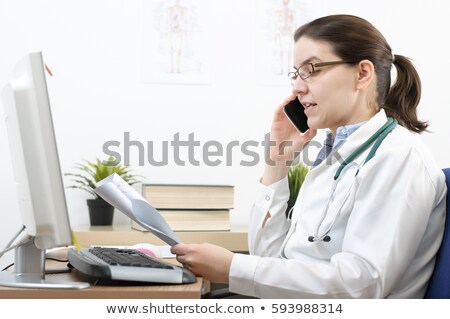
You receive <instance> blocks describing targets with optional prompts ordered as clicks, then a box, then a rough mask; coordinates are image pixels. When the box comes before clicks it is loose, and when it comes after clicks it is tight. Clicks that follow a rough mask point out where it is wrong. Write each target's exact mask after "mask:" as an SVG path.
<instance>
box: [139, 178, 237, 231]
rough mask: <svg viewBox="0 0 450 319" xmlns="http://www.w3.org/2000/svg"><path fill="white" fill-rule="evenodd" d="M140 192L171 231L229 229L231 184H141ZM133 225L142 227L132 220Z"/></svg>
mask: <svg viewBox="0 0 450 319" xmlns="http://www.w3.org/2000/svg"><path fill="white" fill-rule="evenodd" d="M142 196H143V197H144V198H145V199H146V200H147V201H148V202H149V203H150V204H151V205H152V206H153V207H155V208H156V209H157V210H158V211H159V212H160V213H161V215H162V216H163V217H164V219H165V220H166V221H167V223H168V224H169V225H170V227H171V228H172V229H173V230H174V231H224V230H225V231H226V230H230V210H231V209H233V208H234V187H233V186H230V185H181V184H143V185H142ZM132 227H133V228H134V229H138V230H145V229H144V228H143V227H141V226H140V225H138V224H137V223H135V222H132Z"/></svg>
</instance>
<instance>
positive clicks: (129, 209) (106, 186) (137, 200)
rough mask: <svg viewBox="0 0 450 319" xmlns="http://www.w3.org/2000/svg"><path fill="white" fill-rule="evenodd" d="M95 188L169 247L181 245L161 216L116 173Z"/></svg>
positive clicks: (97, 192)
mask: <svg viewBox="0 0 450 319" xmlns="http://www.w3.org/2000/svg"><path fill="white" fill-rule="evenodd" d="M95 186H96V188H95V189H94V192H95V193H96V194H98V195H99V196H100V197H101V198H103V199H104V200H105V201H107V202H108V203H110V204H111V205H113V206H114V207H115V208H117V209H118V210H120V211H121V212H122V213H124V214H125V215H127V216H128V217H130V218H131V219H132V220H134V221H135V222H136V223H138V224H139V225H141V226H142V227H144V228H145V229H148V230H149V231H151V232H152V233H153V234H154V235H155V236H157V237H159V238H160V239H162V240H163V241H164V242H165V243H167V244H168V245H170V246H173V245H176V244H179V243H181V241H180V240H179V239H178V238H177V236H176V235H175V233H174V232H173V230H172V229H171V228H170V226H169V225H168V224H167V222H166V221H165V219H164V218H163V217H162V216H161V214H160V213H159V212H158V211H157V210H156V209H155V208H154V207H153V206H152V205H150V203H149V202H147V200H146V199H145V198H144V197H142V196H141V194H139V193H138V192H137V191H136V190H135V189H134V188H133V187H131V186H130V185H129V184H128V183H127V182H125V181H124V180H123V179H122V177H120V176H119V175H117V174H116V173H113V174H111V175H109V176H108V177H106V178H104V179H102V180H101V181H99V182H97V183H96V185H95Z"/></svg>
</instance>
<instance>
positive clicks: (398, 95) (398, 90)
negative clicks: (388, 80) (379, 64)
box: [383, 55, 428, 133]
mask: <svg viewBox="0 0 450 319" xmlns="http://www.w3.org/2000/svg"><path fill="white" fill-rule="evenodd" d="M393 64H394V65H395V67H396V68H397V80H396V82H395V84H394V85H393V86H392V87H391V88H390V89H389V92H388V94H387V96H386V98H385V101H384V105H383V108H384V109H385V111H386V114H387V115H388V116H391V117H393V118H395V119H397V121H398V122H399V123H400V125H402V126H404V127H406V128H407V129H408V130H410V131H412V132H415V133H421V132H423V131H426V129H427V127H428V123H427V122H422V121H419V120H418V119H417V113H416V109H417V105H418V104H419V101H420V92H421V83H420V78H419V74H418V73H417V71H416V69H415V67H414V65H413V64H412V63H411V61H410V60H409V59H408V58H407V57H404V56H402V55H395V58H394V61H393Z"/></svg>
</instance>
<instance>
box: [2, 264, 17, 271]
mask: <svg viewBox="0 0 450 319" xmlns="http://www.w3.org/2000/svg"><path fill="white" fill-rule="evenodd" d="M12 266H14V263H11V264H9V265H8V266H6V267H5V268H3V269H2V271H6V270H8V269H9V268H11V267H12Z"/></svg>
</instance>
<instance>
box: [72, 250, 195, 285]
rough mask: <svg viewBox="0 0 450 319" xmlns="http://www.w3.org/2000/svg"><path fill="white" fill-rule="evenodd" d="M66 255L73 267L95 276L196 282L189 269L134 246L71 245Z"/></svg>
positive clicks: (176, 282) (130, 279)
mask: <svg viewBox="0 0 450 319" xmlns="http://www.w3.org/2000/svg"><path fill="white" fill-rule="evenodd" d="M67 258H68V260H69V263H70V264H71V265H72V266H73V267H74V268H75V269H77V270H78V271H80V272H82V273H84V274H86V275H89V276H93V277H97V278H105V279H112V280H126V281H139V282H151V283H170V284H188V283H194V282H196V281H197V279H196V277H195V275H194V274H193V273H192V272H190V271H189V270H187V269H185V268H183V267H180V266H176V265H173V264H170V263H167V262H164V261H162V260H161V259H159V258H155V257H151V256H148V255H146V254H144V253H142V252H140V251H138V250H135V249H122V248H108V247H93V248H82V249H80V251H78V250H77V249H75V248H71V249H69V252H68V255H67Z"/></svg>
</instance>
